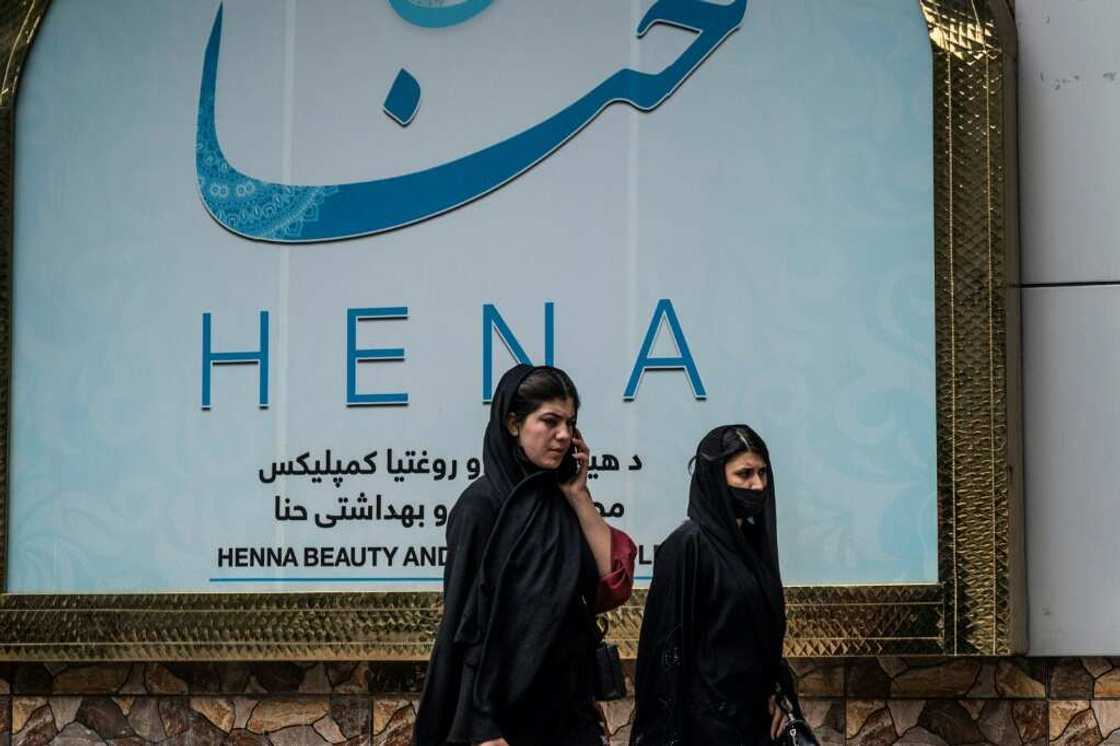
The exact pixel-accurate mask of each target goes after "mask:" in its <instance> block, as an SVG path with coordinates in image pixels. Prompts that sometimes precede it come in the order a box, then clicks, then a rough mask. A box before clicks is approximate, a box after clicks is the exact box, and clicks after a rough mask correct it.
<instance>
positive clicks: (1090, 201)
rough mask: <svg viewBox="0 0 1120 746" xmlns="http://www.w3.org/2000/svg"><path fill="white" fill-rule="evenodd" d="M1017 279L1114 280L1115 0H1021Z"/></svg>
mask: <svg viewBox="0 0 1120 746" xmlns="http://www.w3.org/2000/svg"><path fill="white" fill-rule="evenodd" d="M1016 17H1017V23H1018V26H1019V44H1020V57H1019V61H1020V62H1019V80H1020V91H1019V93H1020V95H1019V107H1020V109H1019V110H1020V140H1019V143H1020V145H1019V147H1020V169H1021V170H1020V174H1021V190H1022V191H1021V195H1022V209H1021V212H1020V214H1021V216H1022V217H1021V221H1022V242H1023V243H1022V250H1023V281H1024V282H1027V283H1039V282H1071V281H1093V280H1120V251H1118V250H1117V249H1116V246H1117V239H1118V237H1120V209H1117V205H1120V179H1117V176H1116V175H1117V174H1118V173H1120V147H1117V137H1118V135H1120V44H1118V43H1117V31H1118V30H1120V2H1116V1H1115V0H1079V1H1078V2H1073V1H1072V0H1019V1H1018V2H1017V3H1016Z"/></svg>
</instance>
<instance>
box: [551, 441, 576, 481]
mask: <svg viewBox="0 0 1120 746" xmlns="http://www.w3.org/2000/svg"><path fill="white" fill-rule="evenodd" d="M578 474H579V461H577V460H576V446H575V444H574V443H573V444H572V446H571V447H570V448H569V449H568V452H567V453H565V454H564V458H563V459H561V461H560V466H559V467H558V468H557V469H556V478H557V479H558V480H559V481H561V482H570V481H572V480H573V479H575V478H576V476H577V475H578Z"/></svg>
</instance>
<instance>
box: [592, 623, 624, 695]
mask: <svg viewBox="0 0 1120 746" xmlns="http://www.w3.org/2000/svg"><path fill="white" fill-rule="evenodd" d="M583 605H584V608H585V609H586V610H587V616H586V617H585V618H586V619H587V623H588V625H589V626H590V628H591V631H592V636H593V639H595V640H596V645H595V655H594V659H593V663H592V667H591V684H592V689H593V691H594V694H595V699H596V700H597V701H599V702H610V701H611V700H615V699H622V698H623V697H625V696H626V675H625V674H624V673H623V672H622V658H621V657H620V656H619V654H618V646H617V645H612V644H610V643H608V642H607V640H606V637H607V632H608V631H609V630H610V622H608V621H607V620H606V618H604V617H595V616H594V615H593V614H592V613H591V609H590V608H588V607H587V602H586V601H585V602H584V604H583ZM599 622H601V623H602V626H600V624H599Z"/></svg>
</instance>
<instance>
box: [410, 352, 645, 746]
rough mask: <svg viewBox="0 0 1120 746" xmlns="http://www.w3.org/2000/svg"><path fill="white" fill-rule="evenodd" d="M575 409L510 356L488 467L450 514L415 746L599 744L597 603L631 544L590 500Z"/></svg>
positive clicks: (567, 396) (628, 566)
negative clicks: (440, 606)
mask: <svg viewBox="0 0 1120 746" xmlns="http://www.w3.org/2000/svg"><path fill="white" fill-rule="evenodd" d="M578 410H579V395H578V393H577V392H576V388H575V385H574V384H572V381H571V379H570V378H568V376H567V375H566V374H565V373H564V372H563V371H562V370H559V369H558V368H552V367H547V366H542V367H535V368H534V367H532V366H528V365H518V366H516V367H514V368H512V369H511V370H509V371H508V372H507V373H506V374H505V375H504V376H502V379H501V381H500V382H499V383H498V387H497V390H496V391H495V393H494V399H493V402H492V403H491V405H490V422H489V424H488V425H487V427H486V434H485V436H484V439H483V454H482V456H483V465H484V467H485V473H484V474H483V476H482V477H480V478H479V479H477V480H475V481H474V482H473V483H472V484H471V485H470V486H469V487H468V488H467V489H466V491H464V492H463V494H462V496H461V497H460V498H459V500H458V502H456V504H455V507H454V508H453V509H452V511H451V515H450V516H449V518H448V522H447V549H448V552H447V564H446V566H445V568H444V590H443V593H444V616H443V621H442V623H441V624H440V628H439V632H438V633H437V636H436V642H435V645H434V647H433V650H432V659H431V663H430V665H429V668H428V676H427V680H426V682H425V686H424V694H423V697H422V699H421V701H420V707H419V711H418V713H417V717H416V728H415V738H416V744H417V746H443V744H459V743H464V744H485V745H486V746H506V745H507V744H508V746H550V745H552V744H555V745H556V746H561V744H562V745H563V746H600V744H601V743H602V736H603V729H602V724H601V717H600V715H599V711H598V709H597V707H596V705H595V702H594V698H593V688H592V687H593V685H592V664H593V655H594V649H595V646H596V644H597V642H598V640H597V639H596V631H595V627H594V612H597V611H604V610H606V609H608V608H613V607H614V606H618V605H620V604H621V603H622V602H623V601H625V600H626V598H627V597H628V596H629V594H630V585H631V583H632V579H633V571H634V554H635V548H634V545H633V542H631V541H630V539H629V537H627V536H626V535H625V534H623V533H622V532H620V531H617V530H615V529H612V528H610V527H609V526H608V525H607V524H606V522H605V521H604V520H603V519H602V517H601V516H600V514H599V511H598V509H597V508H596V507H595V504H594V502H592V500H591V494H590V493H589V492H588V489H587V467H588V459H589V454H588V448H587V444H586V443H584V442H583V440H582V438H581V437H580V434H579V431H578V430H576V427H575V422H576V413H577V412H578ZM572 455H574V458H575V461H574V463H573V462H572V461H571V456H572ZM565 456H568V462H567V464H566V465H565V464H564V461H565ZM562 466H563V467H564V468H566V469H568V470H569V471H568V472H564V470H563V469H562Z"/></svg>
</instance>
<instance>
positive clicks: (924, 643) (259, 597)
mask: <svg viewBox="0 0 1120 746" xmlns="http://www.w3.org/2000/svg"><path fill="white" fill-rule="evenodd" d="M915 1H916V2H919V4H920V6H921V8H922V10H923V12H924V14H925V18H926V21H927V23H928V26H929V30H930V41H931V49H932V54H933V81H934V83H933V91H932V96H933V103H934V109H933V112H934V113H933V116H934V142H933V147H934V214H935V220H934V223H935V229H934V231H935V268H934V269H935V278H936V279H935V303H936V312H935V318H936V326H937V329H936V354H937V362H936V365H937V484H938V497H937V499H938V550H939V555H938V556H939V562H938V567H939V570H938V575H939V582H938V583H934V584H929V585H897V586H896V585H886V586H851V587H791V588H789V589H787V595H788V601H789V636H788V639H787V652H788V653H789V654H791V655H795V656H840V655H1007V654H1011V653H1015V652H1020V651H1022V649H1023V648H1024V644H1025V636H1024V633H1025V629H1024V623H1025V614H1024V613H1023V608H1022V603H1023V601H1024V598H1025V589H1024V578H1023V572H1022V570H1023V568H1022V557H1023V551H1022V534H1023V532H1022V528H1021V518H1022V500H1021V494H1022V488H1021V481H1020V480H1021V476H1020V475H1021V473H1022V470H1021V468H1020V466H1021V460H1022V453H1021V445H1020V404H1019V392H1020V390H1021V389H1020V385H1019V376H1020V371H1019V367H1020V366H1019V300H1018V294H1017V290H1015V285H1016V283H1017V282H1018V276H1019V267H1018V235H1017V213H1016V210H1017V194H1016V187H1015V181H1016V173H1015V152H1016V142H1015V132H1016V124H1015V112H1016V102H1015V49H1016V44H1015V37H1014V34H1015V28H1014V23H1013V21H1012V17H1011V10H1010V8H1009V7H1008V5H1007V2H1008V0H915ZM48 5H49V0H14V1H13V0H9V2H8V3H7V4H6V5H5V9H4V10H0V355H2V356H3V357H2V359H0V417H2V421H3V423H4V427H3V428H0V439H2V443H0V590H2V589H3V588H4V587H5V586H4V579H5V576H4V569H5V559H6V551H7V543H6V542H7V525H6V524H7V516H8V504H7V489H8V482H7V477H8V456H7V454H8V437H9V434H8V425H9V423H10V413H9V402H10V398H9V397H10V381H11V314H12V302H11V298H12V251H13V246H12V240H13V239H12V236H13V233H12V218H13V201H14V199H16V195H15V193H14V185H13V157H14V149H13V144H14V140H13V136H14V106H15V103H16V95H15V94H16V89H17V83H18V79H19V71H20V69H21V66H22V64H23V61H24V59H25V58H26V56H27V53H28V51H29V50H30V48H31V43H32V41H33V39H34V36H35V32H36V30H37V29H38V27H39V24H40V22H41V21H42V19H43V16H44V14H45V13H46V11H47V8H48ZM644 598H645V594H644V593H643V592H636V593H635V594H634V597H633V599H632V600H631V601H630V603H628V604H627V605H626V606H625V607H623V608H622V609H620V610H618V611H617V612H615V613H614V617H615V618H614V624H613V626H612V629H613V630H614V635H615V637H616V639H617V640H618V642H619V643H620V644H621V645H622V647H623V650H624V651H626V652H628V653H629V654H630V655H633V654H634V652H635V649H636V644H637V637H638V630H639V627H640V623H641V610H642V605H643V602H644ZM439 615H440V597H439V594H438V593H298V594H294V593H293V594H277V593H260V594H256V593H253V594H210V593H205V594H204V593H196V594H137V595H15V594H2V593H0V660H5V659H23V660H28V659H34V660H44V661H46V660H59V661H61V660H66V661H79V660H119V659H132V660H179V659H194V660H202V659H221V660H234V659H256V660H262V659H315V660H331V659H355V658H380V659H424V658H426V657H427V655H428V652H429V649H430V647H429V646H430V644H431V641H432V637H433V633H434V630H435V627H436V624H437V623H438V620H439Z"/></svg>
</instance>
